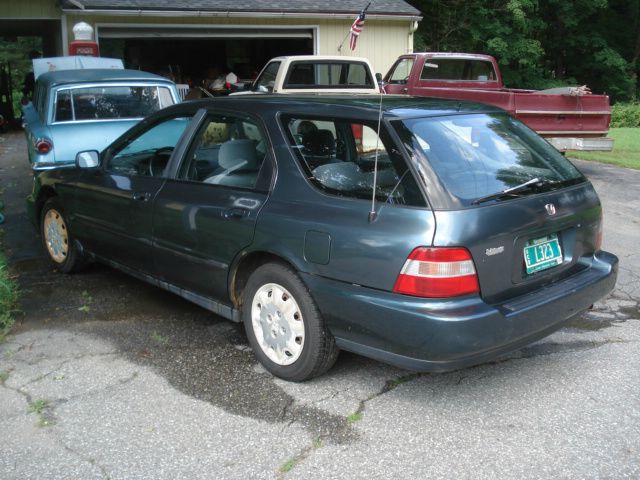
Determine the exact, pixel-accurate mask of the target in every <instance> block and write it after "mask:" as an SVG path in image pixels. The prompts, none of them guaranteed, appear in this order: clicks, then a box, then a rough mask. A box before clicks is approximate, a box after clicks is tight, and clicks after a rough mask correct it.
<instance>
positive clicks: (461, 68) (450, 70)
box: [420, 58, 496, 82]
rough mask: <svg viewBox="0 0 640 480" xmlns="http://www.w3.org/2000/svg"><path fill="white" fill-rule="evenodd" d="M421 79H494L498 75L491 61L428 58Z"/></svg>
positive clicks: (483, 80)
mask: <svg viewBox="0 0 640 480" xmlns="http://www.w3.org/2000/svg"><path fill="white" fill-rule="evenodd" d="M420 80H473V81H480V82H487V81H494V80H496V75H495V73H494V71H493V65H492V64H491V62H487V61H485V60H468V59H463V58H427V59H426V60H425V62H424V66H423V67H422V73H421V74H420Z"/></svg>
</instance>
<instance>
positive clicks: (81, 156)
mask: <svg viewBox="0 0 640 480" xmlns="http://www.w3.org/2000/svg"><path fill="white" fill-rule="evenodd" d="M98 165H100V154H99V153H98V151H97V150H88V151H86V152H80V153H78V154H77V155H76V167H78V168H95V167H97V166H98Z"/></svg>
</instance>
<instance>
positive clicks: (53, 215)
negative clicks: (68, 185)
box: [40, 197, 84, 273]
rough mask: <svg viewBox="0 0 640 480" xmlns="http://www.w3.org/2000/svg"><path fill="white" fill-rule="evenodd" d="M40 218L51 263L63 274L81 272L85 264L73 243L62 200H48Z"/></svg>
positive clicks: (42, 233) (41, 231)
mask: <svg viewBox="0 0 640 480" xmlns="http://www.w3.org/2000/svg"><path fill="white" fill-rule="evenodd" d="M40 218H41V220H40V234H41V236H42V243H43V245H44V248H45V251H46V252H47V256H48V257H49V260H50V262H51V263H52V264H53V266H54V267H56V268H57V269H58V270H60V271H61V272H63V273H71V272H75V271H77V270H79V269H80V268H81V267H82V265H83V263H84V262H83V258H82V254H81V253H80V252H79V251H78V247H77V246H76V244H75V242H74V241H73V237H72V236H71V232H70V231H69V228H68V226H67V221H66V219H65V216H64V210H63V209H62V203H61V202H60V200H58V199H57V198H56V197H53V198H50V199H49V200H47V201H46V203H45V204H44V207H43V208H42V214H41V216H40Z"/></svg>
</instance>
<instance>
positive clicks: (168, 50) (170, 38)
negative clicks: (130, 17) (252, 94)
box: [98, 26, 316, 84]
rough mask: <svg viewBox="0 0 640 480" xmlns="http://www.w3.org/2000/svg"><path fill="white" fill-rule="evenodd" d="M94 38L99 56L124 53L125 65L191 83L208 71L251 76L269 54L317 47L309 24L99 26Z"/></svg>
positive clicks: (305, 51)
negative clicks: (304, 26)
mask: <svg viewBox="0 0 640 480" xmlns="http://www.w3.org/2000/svg"><path fill="white" fill-rule="evenodd" d="M98 38H99V42H100V53H101V55H103V56H108V57H117V58H122V59H123V60H124V62H125V66H127V67H128V68H139V69H141V70H146V71H149V72H153V73H159V74H161V75H165V76H171V77H172V78H173V79H174V80H175V81H176V82H177V83H194V84H198V83H199V82H202V81H203V80H204V79H206V78H207V76H208V75H209V76H210V75H211V70H215V71H216V72H219V73H222V74H226V73H229V72H233V73H235V74H236V75H237V77H238V78H239V79H240V81H242V80H245V81H249V80H252V79H253V78H255V76H256V75H257V73H258V72H259V71H260V69H261V68H262V67H263V66H264V65H265V64H266V62H267V61H268V60H269V59H271V58H273V57H276V56H279V55H308V54H313V53H314V52H315V50H316V49H315V44H314V31H313V29H273V28H269V29H266V28H264V29H262V28H244V27H243V28H228V27H226V28H224V29H222V28H221V29H212V28H211V27H207V28H198V29H196V28H184V27H175V28H166V27H165V28H161V27H157V28H152V27H137V28H132V27H114V26H99V28H98Z"/></svg>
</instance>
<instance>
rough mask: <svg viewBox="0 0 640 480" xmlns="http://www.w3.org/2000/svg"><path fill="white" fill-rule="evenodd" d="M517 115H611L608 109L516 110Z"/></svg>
mask: <svg viewBox="0 0 640 480" xmlns="http://www.w3.org/2000/svg"><path fill="white" fill-rule="evenodd" d="M516 115H611V112H610V111H608V110H583V111H580V112H578V111H575V110H516Z"/></svg>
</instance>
